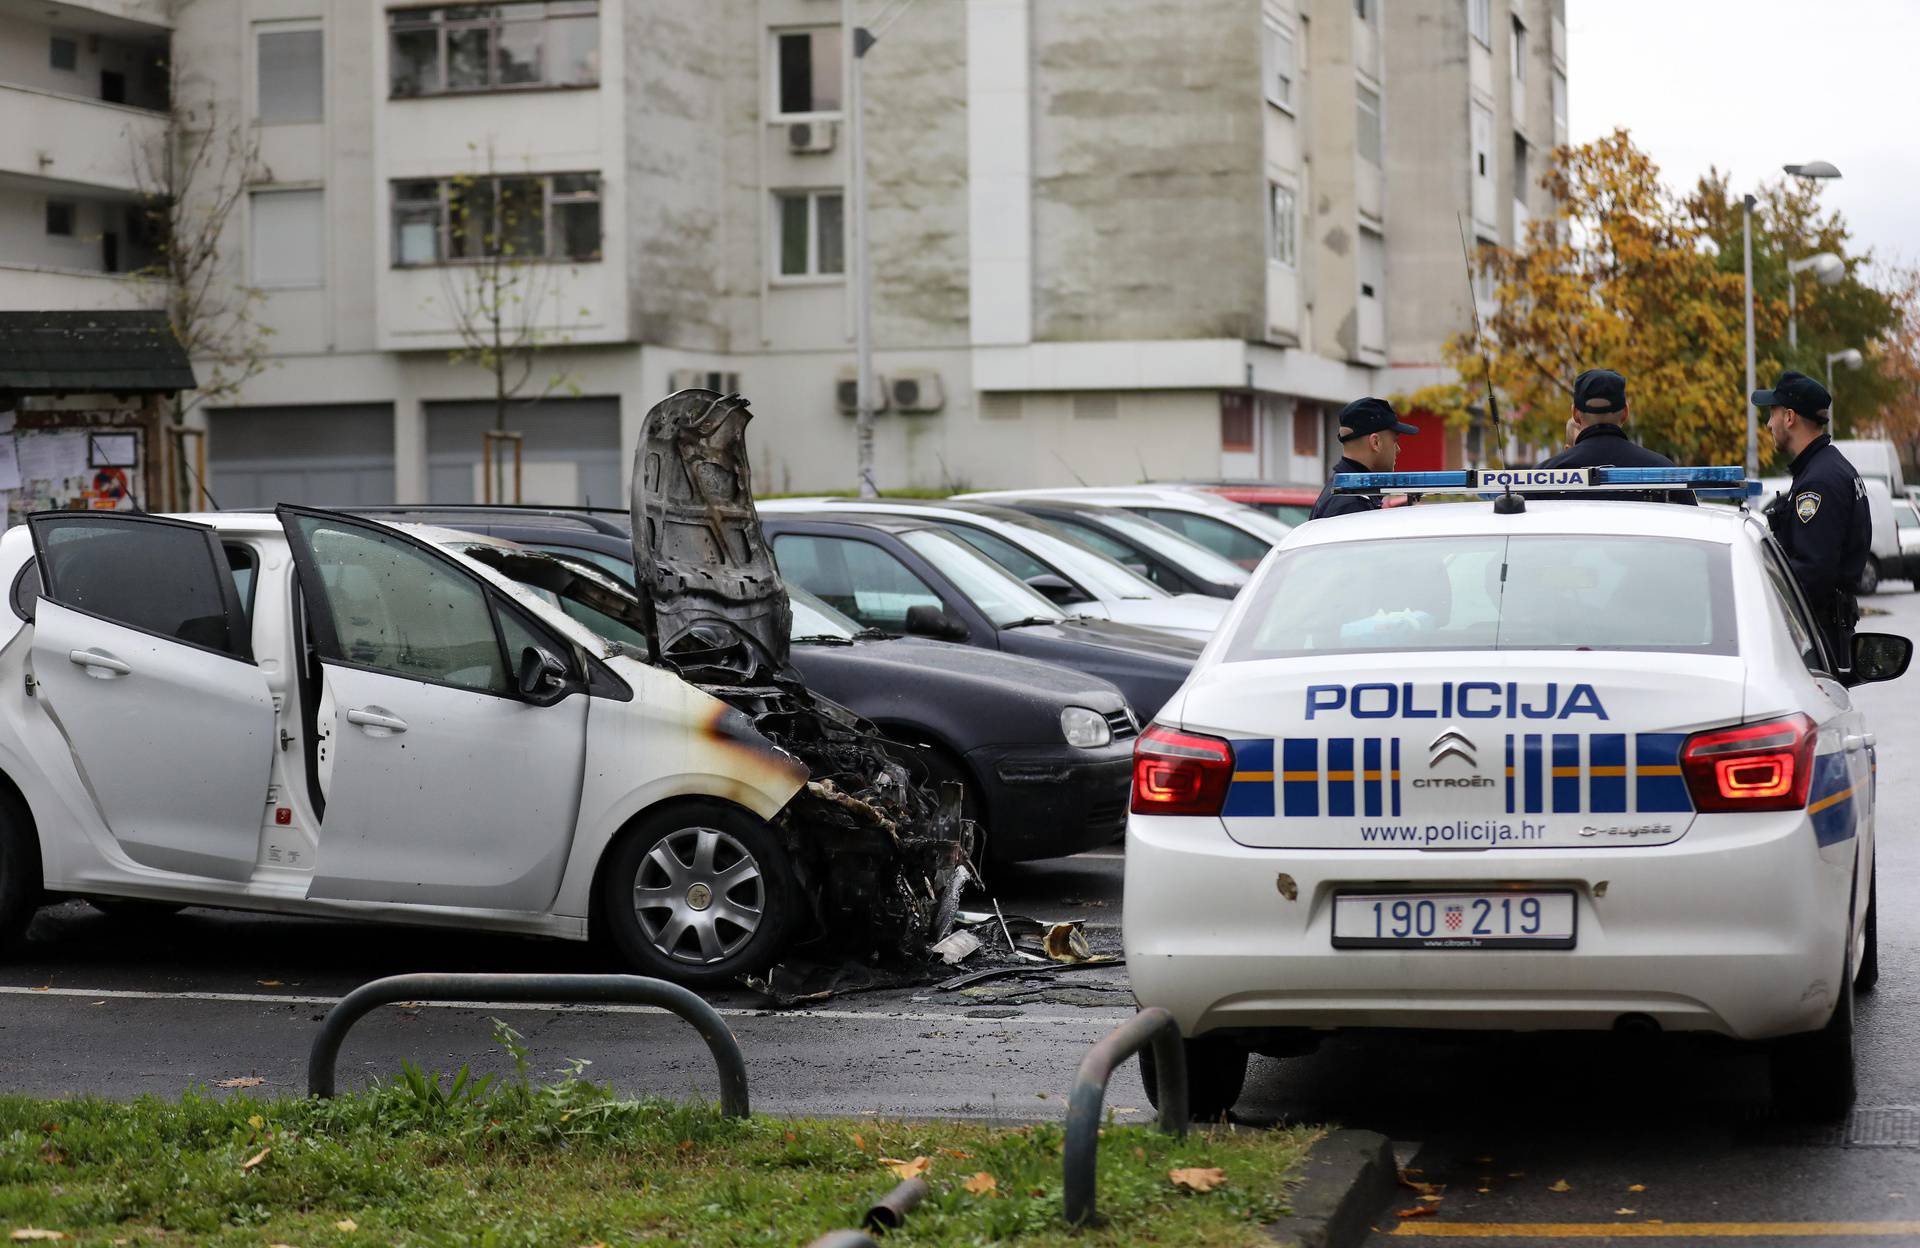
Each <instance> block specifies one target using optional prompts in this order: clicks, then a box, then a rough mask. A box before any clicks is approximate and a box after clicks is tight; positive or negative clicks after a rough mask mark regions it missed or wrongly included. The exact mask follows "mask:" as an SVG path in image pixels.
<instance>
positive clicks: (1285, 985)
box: [1125, 469, 1912, 1117]
mask: <svg viewBox="0 0 1920 1248" xmlns="http://www.w3.org/2000/svg"><path fill="white" fill-rule="evenodd" d="M1739 476H1740V473H1739V470H1738V469H1672V470H1665V469H1637V470H1628V469H1591V470H1588V469H1577V470H1570V471H1561V472H1557V473H1553V474H1547V475H1544V476H1543V475H1539V474H1535V473H1531V472H1520V473H1510V474H1506V481H1507V483H1508V484H1509V485H1511V486H1513V487H1514V489H1515V490H1516V491H1517V493H1515V494H1510V495H1509V496H1508V497H1506V498H1502V499H1499V500H1496V501H1495V503H1494V504H1492V505H1489V504H1488V503H1486V502H1468V503H1454V504H1438V505H1429V506H1421V507H1408V508H1400V509H1395V510H1387V511H1381V512H1374V513H1369V514H1364V515H1358V516H1350V517H1342V518H1337V519H1329V520H1322V521H1316V522H1314V523H1312V524H1308V525H1304V526H1302V527H1300V528H1298V529H1296V530H1295V531H1294V532H1293V533H1292V535H1291V536H1289V537H1288V538H1287V540H1286V541H1285V542H1284V543H1282V544H1281V545H1280V546H1279V547H1278V548H1277V549H1276V550H1275V551H1274V553H1273V554H1272V555H1270V556H1269V557H1268V558H1267V560H1266V561H1265V562H1264V563H1263V564H1262V565H1261V567H1260V570H1259V571H1258V573H1257V574H1256V575H1255V577H1254V579H1253V581H1252V583H1251V584H1250V585H1249V586H1248V587H1247V588H1246V589H1245V590H1243V591H1242V592H1241V594H1240V597H1239V599H1238V601H1237V602H1236V603H1235V606H1234V609H1233V612H1232V613H1231V614H1230V615H1229V616H1228V618H1227V619H1226V621H1225V622H1224V623H1223V624H1222V626H1221V630H1220V633H1219V634H1218V635H1217V636H1216V638H1215V639H1214V641H1213V642H1212V643H1211V644H1210V645H1209V646H1208V648H1207V650H1206V652H1205V653H1204V654H1203V655H1202V656H1201V658H1200V660H1199V663H1198V664H1197V665H1196V667H1195V668H1194V671H1193V675H1192V677H1191V678H1190V679H1189V680H1188V682H1187V684H1186V685H1185V686H1184V687H1183V688H1182V690H1181V691H1180V692H1179V693H1178V694H1176V695H1175V696H1174V698H1173V699H1172V700H1171V701H1170V702H1168V703H1167V705H1166V707H1165V709H1163V710H1162V711H1161V712H1160V714H1159V716H1158V719H1157V722H1156V723H1155V724H1153V725H1152V726H1151V727H1150V728H1149V730H1148V731H1147V732H1145V733H1144V734H1143V735H1142V736H1141V738H1140V740H1139V745H1138V748H1137V752H1136V761H1135V770H1134V793H1133V810H1132V817H1131V819H1130V821H1129V824H1128V829H1127V859H1126V871H1127V877H1126V911H1125V944H1126V954H1127V960H1128V966H1129V968H1130V974H1131V975H1132V979H1133V986H1134V992H1135V995H1136V996H1137V997H1138V998H1139V1001H1140V1003H1141V1004H1142V1005H1146V1006H1164V1007H1166V1008H1167V1009H1169V1010H1171V1011H1172V1012H1173V1014H1174V1015H1175V1016H1176V1017H1177V1019H1178V1020H1179V1023H1180V1026H1181V1029H1182V1031H1183V1033H1184V1034H1185V1035H1186V1036H1187V1037H1188V1040H1187V1044H1188V1046H1189V1060H1188V1063H1187V1067H1188V1071H1189V1072H1190V1076H1191V1079H1192V1101H1193V1107H1194V1110H1195V1113H1196V1115H1197V1116H1205V1117H1213V1116H1216V1115H1218V1114H1219V1113H1221V1112H1223V1111H1225V1110H1226V1109H1227V1108H1229V1107H1231V1105H1232V1104H1233V1102H1234V1100H1235V1099H1236V1098H1237V1097H1238V1095H1239V1093H1240V1089H1241V1085H1242V1083H1243V1081H1244V1079H1245V1072H1246V1055H1247V1053H1248V1052H1249V1051H1258V1052H1266V1053H1272V1054H1276V1055H1286V1054H1288V1053H1298V1052H1302V1051H1305V1049H1306V1048H1308V1047H1311V1042H1312V1037H1313V1033H1315V1032H1319V1031H1323V1030H1332V1029H1339V1028H1355V1027H1398V1028H1481V1029H1498V1030H1547V1029H1564V1030H1588V1031H1595V1030H1607V1029H1613V1028H1622V1029H1629V1030H1650V1029H1652V1028H1655V1027H1658V1028H1662V1029H1668V1030H1674V1031H1708V1032H1717V1033H1721V1034H1724V1035H1728V1036H1732V1037H1735V1038H1738V1039H1742V1040H1752V1041H1768V1042H1771V1048H1772V1052H1773V1057H1774V1063H1773V1065H1774V1072H1775V1076H1774V1086H1775V1098H1776V1102H1777V1103H1779V1104H1782V1105H1785V1106H1789V1107H1791V1108H1794V1109H1797V1110H1799V1111H1801V1112H1805V1113H1811V1114H1836V1113H1839V1112H1842V1111H1843V1110H1844V1108H1845V1107H1846V1105H1847V1104H1848V1103H1850V1101H1851V1099H1852V1094H1853V1059H1852V997H1853V992H1854V990H1855V989H1856V988H1857V989H1859V990H1862V991H1864V990H1867V989H1869V988H1871V987H1872V985H1873V981H1874V978H1875V976H1876V973H1877V960H1876V956H1875V947H1874V909H1873V907H1874V900H1873V899H1874V889H1873V878H1874V873H1873V843H1874V841H1873V794H1874V739H1873V735H1872V734H1871V732H1870V731H1869V730H1868V726H1867V724H1866V723H1865V722H1864V719H1863V717H1862V715H1861V713H1860V711H1859V710H1858V709H1857V708H1856V707H1855V706H1854V705H1853V703H1852V701H1851V700H1850V698H1849V696H1848V693H1847V685H1848V684H1849V683H1854V684H1857V683H1861V682H1864V681H1868V680H1886V679H1891V678H1892V677H1894V676H1897V675H1899V674H1900V673H1901V672H1902V671H1904V670H1905V668H1906V664H1907V661H1908V659H1909V658H1910V657H1911V653H1912V645H1911V643H1909V642H1908V641H1907V640H1906V639H1904V638H1899V637H1892V636H1887V635H1872V634H1862V635H1860V636H1858V637H1857V638H1856V639H1855V644H1854V655H1853V659H1852V672H1851V674H1850V675H1849V676H1848V677H1847V678H1846V679H1844V680H1843V679H1839V678H1836V677H1835V676H1834V675H1832V674H1830V673H1833V672H1834V671H1835V670H1836V668H1835V665H1834V662H1833V660H1832V658H1831V657H1830V656H1828V655H1827V654H1826V652H1825V648H1824V645H1823V643H1822V642H1821V640H1820V639H1819V636H1818V634H1817V632H1816V631H1815V629H1814V628H1813V627H1812V625H1811V623H1810V621H1809V616H1808V612H1807V609H1806V604H1805V603H1804V602H1803V601H1801V599H1800V596H1799V593H1798V591H1797V589H1796V587H1795V585H1794V582H1793V580H1792V578H1791V575H1790V574H1789V572H1788V570H1787V566H1786V564H1785V562H1784V561H1783V559H1782V558H1781V556H1780V552H1779V551H1778V549H1777V548H1776V547H1775V545H1774V543H1773V540H1772V538H1771V537H1770V536H1769V534H1768V532H1767V528H1766V526H1765V524H1764V523H1763V522H1762V521H1761V520H1760V519H1759V518H1758V517H1757V516H1754V515H1750V514H1747V513H1746V512H1744V511H1741V510H1735V509H1729V508H1718V507H1699V508H1694V507H1676V506H1672V505H1670V504H1661V503H1653V502H1626V501H1619V500H1598V499H1580V498H1573V499H1571V500H1569V499H1567V498H1565V497H1564V495H1565V493H1567V492H1571V491H1578V490H1587V489H1604V488H1617V487H1621V486H1628V485H1631V486H1636V487H1638V488H1641V489H1647V488H1649V487H1653V488H1660V487H1662V486H1663V485H1665V484H1667V483H1671V482H1692V483H1695V484H1705V485H1712V486H1719V487H1725V486H1728V485H1730V484H1733V483H1737V482H1738V479H1739ZM1350 484H1351V485H1352V486H1354V487H1355V488H1361V487H1368V488H1379V487H1386V488H1389V489H1404V490H1407V491H1409V492H1419V491H1422V490H1427V491H1432V490H1441V489H1451V490H1453V491H1456V492H1464V491H1467V490H1469V489H1472V488H1480V489H1485V488H1487V487H1489V486H1490V485H1493V484H1495V479H1494V477H1493V475H1492V474H1486V473H1483V474H1480V476H1479V479H1477V480H1476V479H1475V478H1474V477H1472V476H1470V474H1468V473H1380V474H1354V477H1353V478H1352V480H1351V482H1350ZM1545 488H1551V489H1552V490H1554V491H1556V492H1559V493H1561V494H1562V495H1563V497H1561V498H1559V499H1554V500H1546V499H1534V500H1531V501H1529V500H1527V499H1526V497H1525V494H1526V492H1527V491H1528V490H1539V489H1545ZM1735 488H1740V487H1738V486H1736V487H1735ZM1151 1088H1152V1083H1151V1079H1149V1089H1150V1090H1151Z"/></svg>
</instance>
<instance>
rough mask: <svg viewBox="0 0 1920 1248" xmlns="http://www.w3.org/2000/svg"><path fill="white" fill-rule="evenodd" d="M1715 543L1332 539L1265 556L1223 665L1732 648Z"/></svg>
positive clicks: (1724, 556) (1721, 554)
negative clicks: (1450, 653)
mask: <svg viewBox="0 0 1920 1248" xmlns="http://www.w3.org/2000/svg"><path fill="white" fill-rule="evenodd" d="M1728 561H1729V556H1728V553H1727V548H1726V547H1725V546H1720V545H1715V544H1712V543H1706V542H1685V541H1669V540H1662V539H1656V538H1642V537H1589V536H1558V535H1553V536H1526V537H1513V538H1504V537H1444V538H1418V539H1401V540H1396V541H1391V542H1339V543H1332V544H1328V545H1323V546H1308V547H1302V548H1299V549H1296V550H1290V551H1286V552H1284V553H1282V554H1281V555H1280V556H1278V561H1277V563H1276V564H1275V566H1274V567H1273V568H1272V569H1271V570H1270V571H1269V573H1268V575H1267V577H1266V578H1265V579H1264V580H1263V581H1262V582H1261V583H1260V586H1259V589H1258V591H1257V594H1256V597H1255V599H1254V602H1253V604H1252V606H1251V608H1250V610H1249V611H1248V612H1247V614H1246V616H1245V617H1244V618H1243V620H1242V622H1241V624H1240V626H1239V628H1238V629H1237V630H1236V631H1235V634H1234V636H1233V638H1232V639H1231V641H1230V642H1229V645H1228V654H1227V658H1228V661H1230V662H1231V661H1239V660H1247V659H1267V658H1284V657H1292V656H1296V655H1307V654H1351V653H1363V652H1367V651H1381V650H1389V651H1418V650H1658V651H1678V652H1682V653H1696V654H1732V653H1734V652H1735V649H1736V646H1735V629H1734V620H1733V609H1732V590H1731V574H1730V573H1729V571H1728Z"/></svg>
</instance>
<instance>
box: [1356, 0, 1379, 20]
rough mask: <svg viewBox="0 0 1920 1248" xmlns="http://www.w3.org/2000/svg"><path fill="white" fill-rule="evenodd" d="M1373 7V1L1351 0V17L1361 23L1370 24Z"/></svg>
mask: <svg viewBox="0 0 1920 1248" xmlns="http://www.w3.org/2000/svg"><path fill="white" fill-rule="evenodd" d="M1375 7H1376V6H1375V0H1353V15H1354V16H1355V17H1357V18H1359V19H1360V20H1361V21H1363V22H1371V21H1372V20H1373V10H1374V8H1375Z"/></svg>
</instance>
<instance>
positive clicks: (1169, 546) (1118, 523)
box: [1009, 498, 1248, 598]
mask: <svg viewBox="0 0 1920 1248" xmlns="http://www.w3.org/2000/svg"><path fill="white" fill-rule="evenodd" d="M1009 505H1010V506H1012V507H1013V508H1014V509H1015V510H1016V511H1023V512H1025V513H1027V514H1028V515H1030V516H1034V517H1037V518H1038V519H1041V520H1045V521H1046V522H1047V523H1048V524H1050V525H1052V526H1053V527H1055V528H1057V529H1059V530H1060V531H1061V532H1063V533H1066V534H1068V535H1069V536H1071V537H1074V538H1077V539H1079V540H1080V541H1082V542H1084V543H1085V544H1087V545H1088V546H1091V547H1093V548H1094V549H1095V550H1097V551H1099V552H1100V553H1101V554H1103V555H1105V556H1106V557H1107V558H1109V559H1111V560H1113V561H1114V562H1115V563H1118V564H1120V565H1121V566H1122V567H1124V568H1126V569H1127V570H1128V571H1130V572H1133V573H1134V574H1136V575H1138V576H1143V577H1145V578H1146V579H1147V580H1149V581H1152V582H1153V583H1154V584H1155V585H1158V586H1159V587H1160V588H1161V589H1164V590H1166V591H1167V592H1168V593H1170V594H1205V595H1207V596H1208V597H1211V598H1232V597H1233V596H1234V595H1235V594H1237V593H1239V592H1240V590H1241V587H1243V586H1244V585H1246V583H1247V575H1248V573H1247V570H1246V569H1245V568H1243V567H1241V566H1240V565H1239V564H1237V563H1234V562H1233V561H1231V560H1229V559H1226V558H1223V557H1222V556H1220V555H1216V554H1214V553H1213V552H1212V551H1211V550H1208V549H1207V548H1206V547H1205V546H1202V545H1201V544H1200V543H1198V542H1196V541H1193V540H1192V539H1191V538H1187V537H1182V536H1181V535H1180V534H1178V533H1175V532H1174V531H1173V530H1172V529H1169V528H1168V527H1166V526H1165V525H1163V524H1160V523H1157V522H1156V521H1153V520H1149V519H1147V518H1146V517H1145V516H1142V515H1137V514H1135V513H1134V512H1131V511H1128V510H1127V509H1126V508H1124V507H1115V506H1111V505H1109V504H1106V503H1094V502H1087V501H1085V500H1082V499H1069V498H1016V499H1012V500H1010V504H1009Z"/></svg>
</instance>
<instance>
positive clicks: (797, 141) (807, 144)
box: [787, 121, 838, 155]
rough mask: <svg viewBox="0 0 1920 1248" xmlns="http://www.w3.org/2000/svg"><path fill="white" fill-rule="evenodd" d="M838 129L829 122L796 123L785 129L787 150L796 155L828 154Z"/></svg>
mask: <svg viewBox="0 0 1920 1248" xmlns="http://www.w3.org/2000/svg"><path fill="white" fill-rule="evenodd" d="M837 129H838V127H837V126H836V125H835V124H834V123H833V122H831V121H796V122H793V123H792V124H790V125H789V126H788V127H787V150H788V151H790V152H793V153H795V154H798V155H806V154H809V153H819V152H830V151H832V150H833V141H834V139H835V138H836V137H837V135H836V134H835V131H836V130H837Z"/></svg>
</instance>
